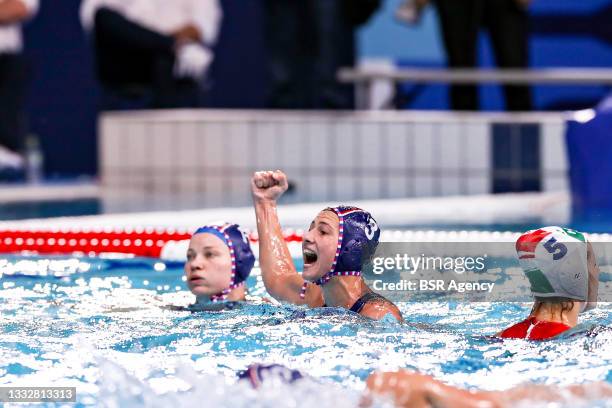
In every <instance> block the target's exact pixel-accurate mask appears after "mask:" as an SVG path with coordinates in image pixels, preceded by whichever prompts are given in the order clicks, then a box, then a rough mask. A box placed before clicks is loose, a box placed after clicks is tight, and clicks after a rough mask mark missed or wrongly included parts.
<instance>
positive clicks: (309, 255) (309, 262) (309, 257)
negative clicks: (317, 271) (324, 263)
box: [302, 248, 319, 269]
mask: <svg viewBox="0 0 612 408" xmlns="http://www.w3.org/2000/svg"><path fill="white" fill-rule="evenodd" d="M302 257H303V259H304V269H306V268H310V267H311V266H313V265H314V264H315V263H316V262H317V259H319V256H318V255H317V253H316V252H314V251H313V250H311V249H308V248H303V249H302Z"/></svg>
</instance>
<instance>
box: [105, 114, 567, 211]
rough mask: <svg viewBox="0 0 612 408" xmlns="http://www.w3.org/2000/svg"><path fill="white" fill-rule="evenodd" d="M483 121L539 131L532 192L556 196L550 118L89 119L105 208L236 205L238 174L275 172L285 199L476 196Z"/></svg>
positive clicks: (563, 165) (559, 136)
mask: <svg viewBox="0 0 612 408" xmlns="http://www.w3.org/2000/svg"><path fill="white" fill-rule="evenodd" d="M495 123H505V124H511V126H512V125H514V124H516V125H517V126H519V125H523V124H537V125H539V126H540V138H541V184H542V186H543V190H544V191H566V190H567V177H566V171H567V161H566V156H565V153H564V146H565V143H564V136H563V133H564V128H565V127H564V118H563V115H561V114H556V113H554V114H553V113H550V114H545V113H533V114H482V113H448V112H444V113H436V112H414V111H412V112H340V113H338V112H286V111H285V112H283V111H225V110H174V111H142V112H121V113H119V112H113V113H106V114H104V115H102V117H101V120H100V124H99V130H100V131H99V145H100V149H99V151H100V161H99V162H100V166H101V172H100V174H101V176H102V182H103V186H104V190H105V196H106V197H108V198H107V199H106V202H105V205H106V209H107V210H110V211H129V210H132V209H136V208H139V209H143V208H144V209H179V208H202V207H215V206H240V205H248V204H250V201H251V198H250V191H249V178H250V174H251V173H252V172H253V171H255V170H260V169H277V168H279V169H283V170H284V171H285V172H286V173H287V174H288V175H289V178H290V181H291V182H292V185H293V187H294V188H293V190H292V191H291V192H290V193H289V194H288V196H287V198H286V202H314V201H332V202H340V201H342V202H346V201H350V200H357V199H384V198H405V197H434V196H449V195H473V194H486V193H489V192H490V191H491V184H492V183H491V180H492V168H493V165H492V163H491V160H492V154H491V142H490V140H491V137H490V134H491V130H490V128H491V125H492V124H495ZM509 154H510V153H509ZM132 207H133V208H132Z"/></svg>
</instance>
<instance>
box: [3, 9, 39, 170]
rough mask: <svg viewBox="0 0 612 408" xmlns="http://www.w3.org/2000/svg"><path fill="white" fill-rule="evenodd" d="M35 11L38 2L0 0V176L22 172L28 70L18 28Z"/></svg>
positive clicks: (19, 28)
mask: <svg viewBox="0 0 612 408" xmlns="http://www.w3.org/2000/svg"><path fill="white" fill-rule="evenodd" d="M37 10H38V0H0V173H4V172H5V171H7V170H8V171H10V172H22V171H23V169H24V159H23V157H22V154H23V153H24V147H25V146H24V145H25V138H26V120H25V113H24V101H25V91H26V82H27V66H26V63H25V61H24V57H23V55H22V51H23V38H22V34H21V24H23V22H25V21H26V20H28V19H30V18H32V16H34V14H35V13H36V11H37Z"/></svg>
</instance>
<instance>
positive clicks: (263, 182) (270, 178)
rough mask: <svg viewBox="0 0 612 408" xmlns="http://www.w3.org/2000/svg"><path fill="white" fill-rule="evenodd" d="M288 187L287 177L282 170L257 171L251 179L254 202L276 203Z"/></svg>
mask: <svg viewBox="0 0 612 408" xmlns="http://www.w3.org/2000/svg"><path fill="white" fill-rule="evenodd" d="M288 186H289V184H288V183H287V176H286V175H285V173H283V172H282V171H280V170H276V171H256V172H255V173H253V177H252V178H251V192H252V193H253V201H255V202H261V201H266V200H267V201H276V200H278V198H279V197H280V196H282V195H283V193H284V192H285V191H287V187H288Z"/></svg>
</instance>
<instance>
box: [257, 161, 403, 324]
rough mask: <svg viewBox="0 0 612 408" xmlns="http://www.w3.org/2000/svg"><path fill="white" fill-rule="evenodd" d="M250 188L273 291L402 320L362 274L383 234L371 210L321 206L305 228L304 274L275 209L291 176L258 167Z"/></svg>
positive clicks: (267, 280)
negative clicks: (307, 227)
mask: <svg viewBox="0 0 612 408" xmlns="http://www.w3.org/2000/svg"><path fill="white" fill-rule="evenodd" d="M251 189H252V193H253V202H254V205H255V215H256V218H257V231H258V232H259V264H260V265H261V271H262V277H263V281H264V284H265V286H266V289H267V290H268V293H270V295H272V296H273V297H274V298H276V299H278V300H283V301H288V302H291V303H295V304H307V305H309V306H310V307H320V306H330V307H343V308H346V309H350V310H352V311H354V312H356V313H359V314H361V315H363V316H367V317H370V318H373V319H380V318H382V317H383V316H385V315H387V314H391V315H393V316H394V317H395V318H396V319H397V320H400V321H401V320H402V316H401V313H400V311H399V310H398V308H397V307H396V306H395V305H394V304H393V303H391V302H390V301H389V300H387V299H385V298H384V297H382V296H380V295H378V294H376V293H374V292H372V290H371V289H370V288H369V287H368V286H367V285H366V284H365V282H364V281H363V278H362V277H361V267H362V263H363V260H364V259H367V258H368V257H370V256H372V255H373V254H374V251H375V250H376V246H377V245H378V238H379V236H380V230H379V228H378V225H377V224H376V221H375V220H374V218H372V216H371V215H370V214H369V213H368V212H366V211H364V210H361V209H359V208H355V207H345V206H340V207H335V208H326V209H324V210H323V211H321V212H320V213H319V214H318V215H317V216H316V218H315V219H314V221H313V222H312V224H311V225H310V228H309V229H308V231H307V232H306V233H305V234H304V238H303V242H302V251H303V257H304V271H303V273H302V275H301V276H300V275H299V274H298V273H297V271H296V268H295V265H294V264H293V260H292V258H291V255H290V253H289V248H288V247H287V244H286V242H285V240H284V239H283V234H282V230H281V226H280V223H279V220H278V216H277V213H276V200H278V198H279V197H280V196H281V195H282V194H283V193H284V192H285V191H286V190H287V176H286V175H285V174H284V173H283V172H282V171H280V170H277V171H263V172H256V173H255V174H254V175H253V178H252V180H251Z"/></svg>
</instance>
